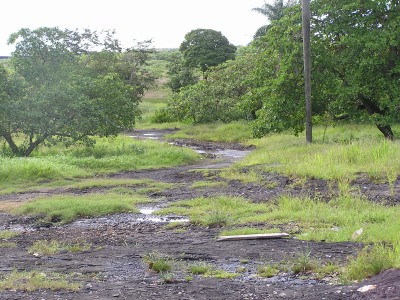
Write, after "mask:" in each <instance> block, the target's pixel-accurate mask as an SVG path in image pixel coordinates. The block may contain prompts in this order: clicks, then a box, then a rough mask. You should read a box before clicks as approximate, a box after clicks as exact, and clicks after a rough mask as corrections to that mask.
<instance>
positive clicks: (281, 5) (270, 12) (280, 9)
mask: <svg viewBox="0 0 400 300" xmlns="http://www.w3.org/2000/svg"><path fill="white" fill-rule="evenodd" d="M296 2H298V1H297V0H287V1H284V0H274V2H273V3H272V4H270V3H267V2H264V4H263V6H262V7H256V8H253V11H256V12H258V13H260V14H262V15H264V16H266V17H267V19H268V21H270V22H273V21H277V20H279V19H281V18H282V17H283V16H284V13H285V9H286V8H288V7H291V6H293V5H294V4H295V3H296ZM271 26H272V25H271V24H268V25H264V26H261V27H260V28H258V29H257V31H256V33H255V34H254V38H255V39H257V38H260V37H262V36H263V35H265V34H266V32H267V31H268V29H269V28H270V27H271Z"/></svg>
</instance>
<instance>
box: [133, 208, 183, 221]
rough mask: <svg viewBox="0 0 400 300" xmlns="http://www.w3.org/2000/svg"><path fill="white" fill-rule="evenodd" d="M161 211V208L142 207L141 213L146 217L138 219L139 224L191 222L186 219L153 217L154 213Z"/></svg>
mask: <svg viewBox="0 0 400 300" xmlns="http://www.w3.org/2000/svg"><path fill="white" fill-rule="evenodd" d="M159 209H160V208H159V207H141V208H139V212H140V213H141V214H142V215H144V216H143V217H139V218H137V220H138V221H139V222H154V223H170V222H182V223H185V222H189V219H188V218H186V217H180V216H157V215H153V213H154V212H155V211H157V210H159Z"/></svg>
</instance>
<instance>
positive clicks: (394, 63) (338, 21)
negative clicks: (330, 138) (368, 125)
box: [250, 0, 400, 139]
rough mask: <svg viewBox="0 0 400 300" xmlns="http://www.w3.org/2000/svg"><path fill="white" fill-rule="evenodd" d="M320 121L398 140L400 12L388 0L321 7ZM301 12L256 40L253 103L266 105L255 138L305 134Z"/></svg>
mask: <svg viewBox="0 0 400 300" xmlns="http://www.w3.org/2000/svg"><path fill="white" fill-rule="evenodd" d="M312 12H313V13H314V15H313V17H312V22H313V24H312V45H311V49H312V89H313V90H314V91H316V92H315V93H313V114H314V116H316V117H317V118H320V117H322V118H326V117H328V118H329V119H333V120H339V119H343V118H344V117H346V118H348V119H351V120H355V121H363V122H365V121H368V122H373V123H375V124H376V125H377V127H378V129H379V130H380V131H381V132H382V133H383V134H384V136H385V137H387V138H389V139H392V138H393V131H392V129H391V126H390V125H391V124H393V123H397V122H399V119H400V117H399V114H398V111H399V106H400V97H399V95H400V90H399V89H400V85H399V84H398V82H399V76H400V73H399V72H400V71H399V70H400V67H399V66H400V56H399V53H400V42H399V39H398V36H399V35H400V26H399V25H398V22H397V18H398V16H400V6H399V5H398V4H397V2H395V3H394V2H390V3H389V2H387V1H373V0H368V1H363V0H360V1H350V0H341V1H335V2H334V3H333V2H332V1H328V0H317V1H314V2H313V8H312ZM300 23H301V10H300V7H299V6H294V7H293V8H291V9H289V10H287V11H286V13H285V16H284V17H283V18H282V19H280V20H279V21H276V22H274V23H273V26H272V27H271V28H270V29H269V30H268V32H267V33H266V35H265V36H264V37H262V38H260V39H259V40H257V41H255V42H254V43H255V45H258V47H260V49H264V50H263V51H261V52H260V53H261V55H260V57H259V61H260V64H259V65H258V66H256V67H255V68H254V73H253V74H254V76H253V86H255V88H254V89H253V90H252V93H251V96H250V98H251V99H253V100H254V101H262V103H263V104H262V108H261V109H259V110H258V111H257V119H256V121H255V122H254V123H253V126H254V135H255V136H262V135H265V134H267V133H269V132H275V131H282V130H286V129H293V130H294V132H295V133H298V132H300V131H302V130H303V129H304V92H303V89H302V87H303V86H304V81H303V78H302V72H303V67H302V56H301V54H302V49H301V44H302V43H301V39H302V35H301V28H300Z"/></svg>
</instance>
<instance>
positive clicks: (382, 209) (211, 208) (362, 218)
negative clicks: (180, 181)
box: [157, 195, 400, 270]
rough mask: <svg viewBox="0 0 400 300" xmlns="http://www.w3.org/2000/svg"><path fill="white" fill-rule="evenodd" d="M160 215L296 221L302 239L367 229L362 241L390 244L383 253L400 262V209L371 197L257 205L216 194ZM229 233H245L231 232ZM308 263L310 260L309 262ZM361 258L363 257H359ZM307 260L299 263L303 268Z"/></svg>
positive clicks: (346, 237)
mask: <svg viewBox="0 0 400 300" xmlns="http://www.w3.org/2000/svg"><path fill="white" fill-rule="evenodd" d="M157 213H158V214H170V213H176V214H178V215H185V216H189V218H190V220H191V222H192V223H195V224H198V225H202V226H213V225H218V226H227V225H230V226H232V225H238V224H252V223H257V224H258V223H267V224H275V225H279V224H282V225H285V224H291V225H292V226H293V225H295V226H296V227H298V228H300V230H301V233H300V234H298V238H300V239H303V240H318V241H319V240H324V241H327V242H344V241H352V240H353V238H352V236H353V233H354V232H355V231H356V230H358V229H359V228H363V233H362V234H361V235H360V236H359V237H358V238H357V242H363V243H365V244H370V243H372V244H377V243H381V242H383V243H385V245H387V246H386V247H381V252H382V255H383V256H387V255H389V256H390V257H393V259H392V261H391V264H390V265H391V266H392V267H395V266H400V255H397V256H395V255H392V254H390V253H400V238H399V234H398V232H399V230H400V223H399V222H398V217H399V215H400V207H398V206H395V207H389V206H385V205H381V204H377V203H371V202H369V201H367V200H365V199H361V198H357V197H352V196H349V195H341V196H339V197H337V198H336V199H333V200H331V201H330V202H325V201H320V200H319V199H317V198H313V199H311V198H292V197H287V196H284V197H281V198H279V199H277V201H276V202H274V203H258V204H255V203H251V202H250V201H247V200H246V199H242V198H231V197H224V196H220V197H214V198H196V199H193V200H186V201H179V202H175V203H172V204H171V205H170V206H169V207H168V208H165V209H163V210H160V211H158V212H157ZM225 233H226V234H234V233H242V232H238V231H236V232H232V231H226V232H225ZM303 261H305V259H304V260H303ZM355 261H358V260H357V259H355ZM305 265H306V264H304V263H300V262H299V270H300V269H304V268H305V267H304V266H305Z"/></svg>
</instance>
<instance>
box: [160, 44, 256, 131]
mask: <svg viewBox="0 0 400 300" xmlns="http://www.w3.org/2000/svg"><path fill="white" fill-rule="evenodd" d="M254 50H255V49H254V48H251V47H249V48H247V49H244V50H242V51H241V53H240V54H239V55H238V57H237V59H236V60H230V61H227V62H225V63H223V64H220V65H219V66H216V67H213V68H210V70H209V74H208V79H207V80H201V81H199V82H198V83H197V84H195V85H190V86H187V87H183V88H181V89H180V91H179V93H176V94H174V95H173V96H172V99H171V101H170V102H169V104H168V106H167V108H166V109H163V110H162V111H160V113H159V116H158V117H159V120H160V121H161V119H162V120H164V121H171V120H174V119H175V120H176V119H178V120H190V121H192V122H194V123H210V122H216V121H218V122H230V121H234V120H238V119H251V118H252V116H251V114H248V113H247V107H246V105H247V103H246V104H245V105H244V104H243V101H242V97H243V96H244V95H246V94H248V93H249V92H250V88H251V86H250V85H249V82H248V81H247V80H246V75H247V74H250V73H251V71H252V69H253V66H254V63H255V61H256V59H257V55H256V53H255V52H254Z"/></svg>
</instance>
